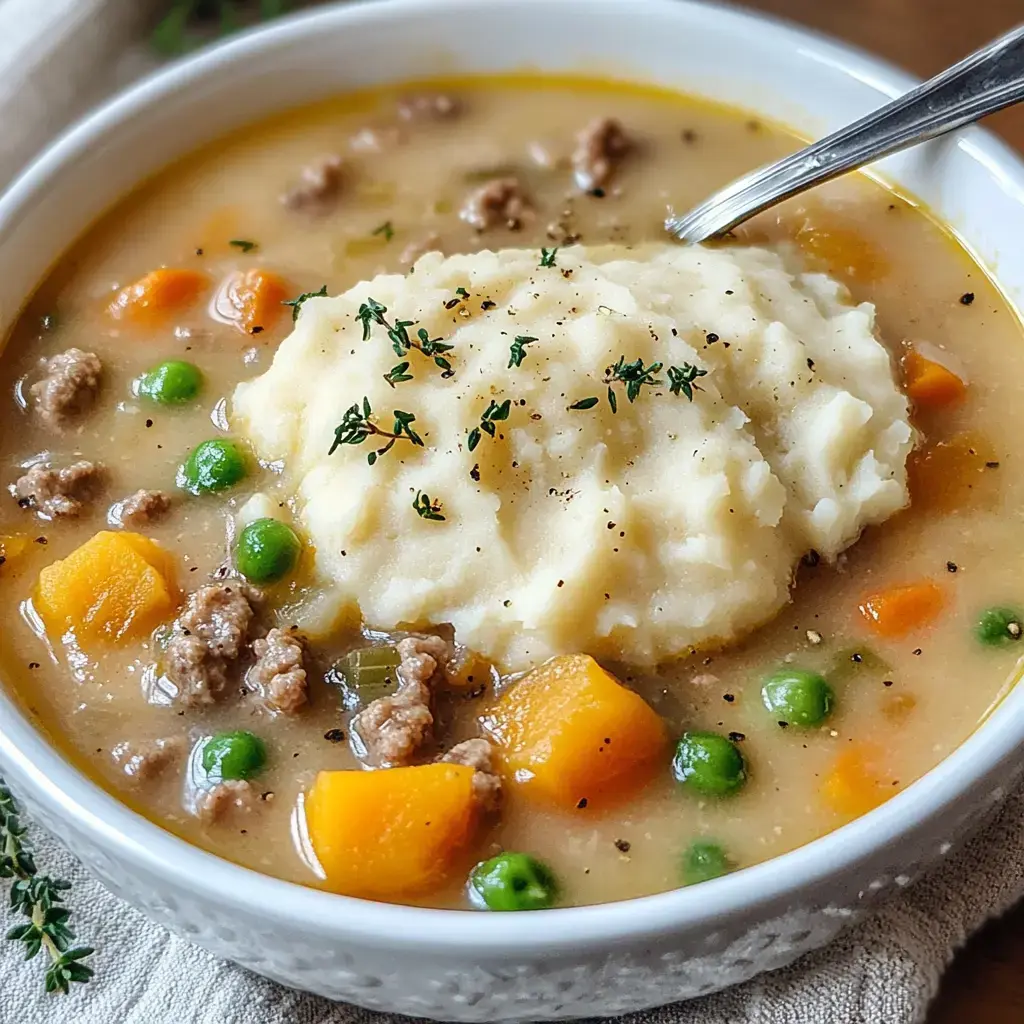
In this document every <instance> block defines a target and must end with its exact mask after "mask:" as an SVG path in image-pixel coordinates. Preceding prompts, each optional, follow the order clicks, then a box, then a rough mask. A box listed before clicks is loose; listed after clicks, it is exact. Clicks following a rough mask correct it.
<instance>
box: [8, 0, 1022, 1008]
mask: <svg viewBox="0 0 1024 1024" xmlns="http://www.w3.org/2000/svg"><path fill="white" fill-rule="evenodd" d="M317 2H318V0H0V187H2V186H3V185H4V184H5V183H6V181H7V180H8V179H9V178H10V177H11V176H12V175H13V174H14V173H15V172H16V171H17V169H18V168H19V167H20V166H21V165H22V164H23V163H24V162H25V161H26V160H28V159H29V158H30V157H31V156H32V155H33V153H34V152H36V151H38V149H40V148H41V147H42V146H44V145H45V144H46V142H47V141H48V139H50V138H51V137H52V136H53V135H54V134H55V133H56V132H58V131H59V130H60V129H61V128H63V127H64V126H65V125H66V124H68V123H69V122H70V121H72V120H73V119H74V118H76V117H77V116H79V115H80V114H81V113H82V112H83V111H84V110H86V109H88V107H90V106H91V105H93V104H94V103H96V102H98V101H99V100H100V99H102V98H103V97H104V96H105V95H107V94H109V93H110V92H112V91H113V90H115V89H117V88H120V87H122V86H123V85H125V84H127V83H128V82H130V81H131V80H132V79H134V78H136V77H138V76H139V75H141V74H144V73H146V72H148V71H150V70H152V69H153V68H155V67H157V66H159V64H161V63H162V62H164V61H167V60H172V59H175V58H177V57H180V56H182V55H184V54H187V53H188V52H190V51H191V50H193V49H195V48H197V47H199V46H202V45H205V44H207V43H208V42H210V41H213V40H216V39H218V38H222V37H224V36H226V35H230V34H232V33H234V32H237V31H239V30H241V29H243V28H245V27H247V26H249V25H252V24H256V23H258V22H261V21H266V20H269V19H272V18H275V17H280V16H282V15H284V14H287V13H290V12H293V11H296V10H299V9H301V8H304V7H312V6H315V5H316V3H317ZM548 2H550V3H558V2H559V0H548ZM592 2H593V3H595V4H599V3H601V2H602V0H592ZM746 3H747V6H750V7H753V8H757V9H760V10H762V11H765V12H768V13H770V14H774V15H777V16H780V17H784V18H788V19H791V20H793V21H797V22H801V23H803V24H805V25H808V26H810V27H812V28H816V29H819V30H821V31H824V32H827V33H830V34H832V35H835V36H838V37H840V38H842V39H845V40H847V41H849V42H852V43H854V44H856V45H858V46H861V47H864V48H865V49H868V50H870V51H872V52H874V53H876V54H878V55H880V56H882V57H884V58H886V59H888V60H890V61H892V62H893V63H895V64H898V65H901V66H902V67H904V68H906V69H907V70H909V71H911V72H913V73H915V74H917V75H919V76H921V77H927V76H930V75H932V74H934V73H935V72H937V71H939V70H941V69H942V68H944V67H946V66H948V65H949V64H951V63H953V62H954V61H956V60H957V59H958V58H960V57H962V56H963V55H965V54H967V53H968V52H970V51H971V50H973V49H975V48H977V47H978V46H980V45H981V44H982V43H984V42H986V41H988V40H990V39H992V38H994V37H995V36H997V35H999V34H1001V33H1002V32H1005V31H1006V30H1007V29H1009V28H1011V27H1012V26H1013V25H1015V24H1017V23H1018V22H1020V21H1021V20H1024V0H969V2H968V0H746ZM723 59H728V55H724V58H723ZM988 126H989V127H991V128H992V129H993V130H995V131H997V132H998V133H1000V134H1001V135H1002V136H1003V137H1004V138H1005V139H1006V140H1007V141H1008V142H1010V143H1011V144H1012V145H1013V146H1015V147H1016V148H1017V149H1020V150H1022V151H1024V105H1022V106H1020V107H1018V108H1016V109H1013V110H1008V111H1004V112H1003V113H1001V114H998V115H996V116H995V117H993V118H991V120H990V121H989V123H988ZM968 1020H969V1021H971V1022H972V1024H997V1022H998V1024H1012V1022H1015V1021H1024V909H1021V908H1018V910H1017V911H1016V912H1015V913H1011V914H1010V915H1008V916H1007V917H1006V918H1004V919H1003V920H1002V921H998V922H995V923H993V924H992V925H990V926H989V927H988V928H986V929H985V930H983V931H982V932H981V933H980V934H979V935H978V936H976V937H975V938H974V939H973V940H972V941H971V943H970V944H969V945H968V946H967V948H966V949H965V950H964V951H963V952H962V953H961V955H960V956H959V957H958V958H957V960H956V962H955V963H954V965H953V967H952V969H951V970H950V972H949V973H948V974H947V975H946V977H945V979H944V982H943V989H942V992H941V994H940V997H939V999H938V1000H937V1002H936V1004H935V1006H934V1007H933V1010H932V1012H931V1014H930V1015H929V1019H928V1022H927V1024H963V1022H964V1021H968ZM879 1024H884V1022H879Z"/></svg>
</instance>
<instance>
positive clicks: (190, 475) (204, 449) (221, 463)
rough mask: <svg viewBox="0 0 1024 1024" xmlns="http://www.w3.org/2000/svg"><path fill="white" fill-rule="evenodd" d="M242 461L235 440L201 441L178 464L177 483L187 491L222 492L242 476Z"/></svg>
mask: <svg viewBox="0 0 1024 1024" xmlns="http://www.w3.org/2000/svg"><path fill="white" fill-rule="evenodd" d="M245 461H246V460H245V455H244V453H243V452H242V449H241V448H240V447H239V446H238V444H237V442H235V441H227V440H223V441H222V440H215V441H203V443H202V444H198V445H196V447H195V448H193V449H192V451H191V452H189V456H188V458H187V459H186V460H185V462H184V463H183V464H182V465H181V466H179V467H178V476H177V484H178V486H179V487H180V488H181V489H182V490H185V491H188V492H189V493H191V494H209V493H211V492H213V491H223V490H225V489H227V488H228V487H231V486H233V485H234V484H237V483H238V481H239V480H241V479H242V478H243V477H244V476H245V473H246V465H245Z"/></svg>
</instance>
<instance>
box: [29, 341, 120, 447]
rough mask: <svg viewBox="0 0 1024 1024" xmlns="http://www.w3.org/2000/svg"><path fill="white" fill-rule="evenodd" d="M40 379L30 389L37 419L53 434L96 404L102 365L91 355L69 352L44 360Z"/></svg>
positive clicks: (73, 349) (77, 351) (78, 350)
mask: <svg viewBox="0 0 1024 1024" xmlns="http://www.w3.org/2000/svg"><path fill="white" fill-rule="evenodd" d="M42 366H43V373H44V375H43V377H42V379H41V380H38V381H36V383H35V384H33V385H32V387H30V388H29V394H30V395H31V397H32V400H33V407H34V411H35V414H36V416H37V417H38V418H39V419H40V420H41V421H42V423H43V424H44V425H45V426H47V427H50V428H51V429H52V430H64V429H65V428H66V427H67V426H69V425H70V423H71V422H72V421H73V420H75V419H77V418H78V417H79V416H81V415H82V414H83V413H85V412H88V411H89V409H91V408H92V406H93V403H94V402H95V400H96V392H97V391H99V387H100V376H101V374H102V372H103V364H102V363H101V362H100V360H99V357H98V356H97V355H96V354H95V353H94V352H84V351H83V350H82V349H80V348H69V349H68V350H67V351H66V352H61V353H60V354H58V355H55V356H51V357H50V358H49V359H45V360H43V364H42Z"/></svg>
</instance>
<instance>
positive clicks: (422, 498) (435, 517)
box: [412, 491, 444, 523]
mask: <svg viewBox="0 0 1024 1024" xmlns="http://www.w3.org/2000/svg"><path fill="white" fill-rule="evenodd" d="M412 507H413V508H414V509H416V514H417V515H418V516H419V517H420V519H429V520H430V521H431V522H435V523H443V522H444V516H443V515H441V507H442V506H441V502H440V501H438V500H437V499H436V498H433V499H432V498H431V497H430V495H429V494H424V493H423V492H422V491H417V492H416V497H415V498H413V499H412Z"/></svg>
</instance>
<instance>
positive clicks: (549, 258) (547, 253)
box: [540, 245, 558, 267]
mask: <svg viewBox="0 0 1024 1024" xmlns="http://www.w3.org/2000/svg"><path fill="white" fill-rule="evenodd" d="M557 252H558V246H557V245H556V246H555V247H554V249H543V248H542V249H541V251H540V265H541V266H542V267H553V266H554V265H555V254H556V253H557Z"/></svg>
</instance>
